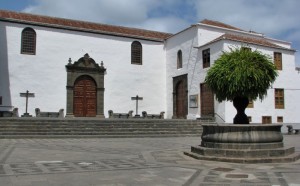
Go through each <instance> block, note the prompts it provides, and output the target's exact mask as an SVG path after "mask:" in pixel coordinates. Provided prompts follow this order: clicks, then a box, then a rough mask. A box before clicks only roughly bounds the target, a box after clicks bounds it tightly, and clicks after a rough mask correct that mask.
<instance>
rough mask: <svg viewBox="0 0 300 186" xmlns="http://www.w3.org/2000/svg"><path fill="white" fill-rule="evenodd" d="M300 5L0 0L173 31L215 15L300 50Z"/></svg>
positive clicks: (252, 0)
mask: <svg viewBox="0 0 300 186" xmlns="http://www.w3.org/2000/svg"><path fill="white" fill-rule="evenodd" d="M299 7H300V1H299V0H0V9H2V10H12V11H20V12H26V13H32V14H40V15H47V16H54V17H61V18H68V19H76V20H83V21H91V22H96V23H104V24H111V25H120V26H128V27H135V28H142V29H148V30H155V31H162V32H169V33H176V32H179V31H181V30H183V29H185V28H187V27H189V26H190V25H192V24H195V23H197V22H199V21H201V20H203V19H211V20H215V21H220V22H223V23H226V24H230V25H232V26H235V27H238V28H241V29H243V30H247V31H249V30H252V31H255V32H259V33H264V34H265V35H266V36H267V37H272V38H276V39H279V40H284V41H289V42H291V43H292V48H294V49H296V50H297V51H299V50H300V22H299V21H300V10H299ZM299 53H300V52H296V63H297V66H300V54H299Z"/></svg>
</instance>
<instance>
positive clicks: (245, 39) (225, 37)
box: [203, 34, 295, 51]
mask: <svg viewBox="0 0 300 186" xmlns="http://www.w3.org/2000/svg"><path fill="white" fill-rule="evenodd" d="M220 40H231V41H238V42H242V43H249V44H255V45H260V46H266V47H271V48H278V49H283V50H291V51H295V50H294V49H290V48H285V47H282V46H279V45H276V44H274V43H271V42H270V41H268V40H267V39H265V38H263V37H261V38H255V37H246V36H240V35H233V34H223V35H222V36H220V37H218V38H216V39H214V40H212V41H210V42H208V43H206V44H204V45H203V46H205V45H208V44H211V43H214V42H217V41H220Z"/></svg>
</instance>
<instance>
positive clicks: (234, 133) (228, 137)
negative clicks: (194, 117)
mask: <svg viewBox="0 0 300 186" xmlns="http://www.w3.org/2000/svg"><path fill="white" fill-rule="evenodd" d="M202 127H203V133H202V136H201V138H202V141H201V145H199V146H192V147H191V152H184V154H186V155H188V156H191V157H193V158H196V159H201V160H211V161H225V162H235V163H275V162H276V163H280V162H293V161H296V160H297V159H299V158H300V154H299V153H295V148H294V147H284V145H283V135H282V133H281V127H282V125H277V124H267V125H262V124H256V125H254V124H246V125H238V124H220V125H218V124H202Z"/></svg>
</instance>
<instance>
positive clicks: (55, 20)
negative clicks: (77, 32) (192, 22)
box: [0, 10, 173, 39]
mask: <svg viewBox="0 0 300 186" xmlns="http://www.w3.org/2000/svg"><path fill="white" fill-rule="evenodd" d="M5 14H6V15H5ZM0 18H4V19H5V18H6V19H12V20H19V21H24V22H28V21H29V22H34V23H37V24H50V25H60V26H65V27H72V28H77V29H78V28H81V29H87V30H90V29H92V30H95V31H104V32H111V33H119V34H125V35H130V36H137V37H138V36H142V37H145V38H157V39H166V38H167V37H169V36H171V35H173V34H171V33H167V32H160V31H153V30H147V29H141V28H133V27H126V26H119V25H110V24H103V23H96V22H91V21H83V20H75V19H67V18H60V17H53V16H46V15H38V14H32V13H24V12H15V11H9V10H0ZM100 27H102V28H100ZM108 30H109V31H108ZM122 31H123V32H122ZM125 32H133V33H130V34H129V33H127V34H126V33H125ZM143 33H144V35H143ZM145 35H147V36H145ZM152 35H153V36H152ZM154 35H157V36H156V37H155V36H154Z"/></svg>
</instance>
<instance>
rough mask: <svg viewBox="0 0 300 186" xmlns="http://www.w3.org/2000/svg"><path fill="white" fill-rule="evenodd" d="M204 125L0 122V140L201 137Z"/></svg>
mask: <svg viewBox="0 0 300 186" xmlns="http://www.w3.org/2000/svg"><path fill="white" fill-rule="evenodd" d="M201 133H202V126H201V122H199V121H195V120H168V119H81V118H80V119H73V118H72V119H57V118H54V119H53V118H42V119H40V118H16V119H2V118H0V138H13V136H15V137H16V138H19V137H21V136H25V137H32V138H34V137H39V136H44V137H60V136H64V137H67V136H69V137H74V136H98V137H101V136H120V137H121V136H127V137H128V136H130V137H139V136H141V137H147V136H148V137H151V136H155V137H159V136H160V137H164V136H174V137H176V136H200V135H201Z"/></svg>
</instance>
